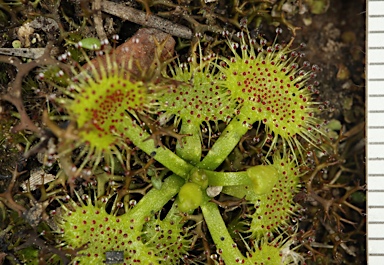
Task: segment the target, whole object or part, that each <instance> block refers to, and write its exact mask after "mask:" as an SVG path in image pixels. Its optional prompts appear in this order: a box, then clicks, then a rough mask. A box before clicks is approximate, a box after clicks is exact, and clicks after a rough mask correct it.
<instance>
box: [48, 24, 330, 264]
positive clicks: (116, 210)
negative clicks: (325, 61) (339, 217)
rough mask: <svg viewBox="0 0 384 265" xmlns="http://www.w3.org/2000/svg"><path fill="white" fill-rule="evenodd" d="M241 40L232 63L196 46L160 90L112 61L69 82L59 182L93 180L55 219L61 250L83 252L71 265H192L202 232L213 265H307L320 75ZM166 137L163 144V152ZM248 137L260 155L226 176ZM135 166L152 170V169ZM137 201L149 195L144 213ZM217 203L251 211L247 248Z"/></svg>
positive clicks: (296, 55) (278, 50) (261, 42)
mask: <svg viewBox="0 0 384 265" xmlns="http://www.w3.org/2000/svg"><path fill="white" fill-rule="evenodd" d="M277 33H278V34H279V33H280V29H278V30H277ZM236 36H237V39H238V40H239V41H240V43H239V44H237V43H235V42H233V41H231V40H230V38H229V35H228V34H227V33H225V37H226V38H227V45H228V46H229V48H230V51H231V52H232V57H231V58H227V57H223V56H220V55H215V54H210V55H204V52H203V48H202V47H201V46H200V45H199V44H198V43H197V44H196V45H195V46H194V47H195V51H196V50H197V53H193V55H192V56H191V57H190V58H189V59H188V61H187V62H186V63H179V62H178V61H177V62H174V63H173V64H168V66H166V67H162V69H164V70H163V71H162V73H161V75H162V76H155V77H154V79H153V81H151V80H150V81H148V80H149V79H148V78H145V79H144V78H142V77H143V76H140V75H139V76H138V75H134V74H131V73H130V71H129V70H127V69H125V68H124V67H120V66H119V64H117V63H116V62H115V60H114V57H113V54H112V55H108V54H107V55H106V58H107V59H106V63H104V64H99V67H98V68H96V67H95V66H94V65H93V64H92V62H90V61H89V62H88V64H89V67H88V70H87V71H85V70H81V68H80V70H79V69H78V70H76V71H74V73H75V75H74V77H72V78H71V79H69V80H67V82H68V83H69V85H68V88H67V89H66V90H65V94H66V95H67V97H66V98H61V99H58V102H59V103H60V104H62V107H63V108H64V109H65V111H66V113H67V114H68V115H67V119H68V121H69V122H70V124H71V126H68V127H67V128H66V129H61V131H60V130H58V129H57V128H56V127H55V128H54V131H55V132H56V134H57V136H58V137H59V143H58V145H59V147H58V150H59V152H61V153H59V158H61V159H62V160H63V161H64V162H62V163H67V164H68V163H72V167H73V170H72V171H68V170H67V171H65V172H64V173H63V174H64V175H65V176H66V178H67V179H68V181H72V182H73V179H74V178H79V177H83V178H85V179H87V178H86V177H85V176H84V175H82V174H83V173H82V172H83V171H84V169H87V168H89V167H90V168H91V169H92V172H93V173H92V174H91V175H93V176H92V179H93V180H94V181H89V184H90V186H89V187H90V188H89V190H91V191H90V194H88V195H84V196H85V197H84V198H83V199H80V198H78V200H70V202H69V203H63V202H62V209H63V210H62V211H61V213H58V214H57V215H58V216H57V220H58V231H59V235H60V240H59V241H61V243H60V246H61V247H62V248H63V249H67V250H69V249H72V250H73V249H75V250H77V254H78V255H77V256H76V257H74V259H73V262H74V263H77V262H80V264H86V263H87V262H88V263H91V264H95V263H92V262H99V264H101V263H102V262H103V261H104V260H105V253H106V252H108V251H122V252H123V253H124V260H123V261H122V263H124V264H160V263H161V264H180V263H181V264H183V263H188V262H192V263H193V261H192V258H191V257H192V256H193V254H191V253H193V251H194V250H193V249H191V248H190V245H194V244H195V242H196V240H197V234H198V233H197V232H196V231H200V233H201V231H202V230H201V221H204V222H205V224H206V226H207V227H208V231H209V233H210V238H212V240H213V243H214V244H215V247H216V253H213V254H212V255H210V257H208V258H210V259H213V260H214V261H215V262H224V263H225V264H304V257H303V256H302V255H301V254H300V253H299V252H297V251H298V249H299V246H295V245H294V242H295V240H294V238H295V231H296V224H295V223H296V222H297V221H298V220H299V219H300V218H299V217H300V215H301V214H302V209H301V207H299V206H298V204H296V203H295V201H294V196H295V194H296V193H297V192H298V190H299V188H300V186H299V183H300V177H301V176H302V175H303V174H304V173H305V172H302V171H301V165H304V164H305V156H304V154H305V153H306V152H307V150H306V148H307V146H315V147H319V148H320V146H319V144H321V141H322V137H324V135H325V134H324V133H323V131H322V127H321V124H322V123H323V122H322V121H321V120H320V118H318V117H316V114H317V112H319V108H318V105H319V103H317V102H314V101H313V99H312V93H313V89H314V88H313V87H314V86H315V85H317V84H316V82H314V81H313V77H314V76H315V72H316V71H317V70H318V67H317V66H313V67H310V65H309V63H308V62H306V61H304V62H303V63H302V65H301V66H300V65H299V62H300V61H301V57H302V56H303V54H302V53H301V52H300V51H299V50H298V49H291V47H290V45H291V43H289V44H288V45H280V44H278V43H277V41H276V40H275V41H274V42H273V43H272V44H271V45H270V46H267V41H266V40H265V39H263V38H259V39H258V40H254V39H251V38H250V36H249V34H248V32H247V30H243V31H242V32H240V33H238V34H237V35H236ZM159 47H162V46H161V45H159ZM158 52H161V51H158ZM159 63H160V62H159V60H155V64H159ZM131 65H135V62H132V63H131ZM157 66H158V65H157ZM48 123H50V122H48ZM50 124H51V123H50ZM52 126H53V127H54V125H52V124H51V127H52ZM172 128H173V130H172ZM159 131H160V134H161V135H162V136H164V137H168V138H167V139H168V140H167V141H168V142H167V143H166V144H162V143H161V144H160V145H159V141H161V138H159V137H158V136H157V134H159ZM249 131H252V132H254V133H255V135H254V137H258V138H260V141H258V142H256V145H255V146H254V147H253V148H257V149H258V150H260V154H261V155H260V156H258V158H257V159H256V158H255V159H253V160H252V161H254V162H252V163H248V162H247V163H245V162H244V163H240V165H242V166H239V167H237V168H233V169H232V170H231V167H228V166H223V165H225V164H226V163H229V164H231V163H232V162H231V161H230V160H231V152H232V151H233V150H234V149H236V148H237V146H238V145H239V143H240V141H242V139H244V138H245V137H249ZM207 134H208V136H207ZM246 134H247V135H246ZM68 135H70V136H71V137H69V138H66V139H65V138H64V136H68ZM159 139H160V140H159ZM169 139H171V140H169ZM68 154H70V155H69V156H68ZM132 157H134V158H135V159H136V160H135V161H141V160H145V161H147V162H146V163H142V167H143V168H144V169H137V164H138V163H139V162H137V163H136V164H133V165H132V164H131V163H130V161H131V160H130V159H132ZM148 161H149V162H148ZM154 163H156V164H154ZM232 164H233V163H232ZM101 166H104V167H106V168H108V170H107V172H103V171H102V170H101V169H100V167H101ZM143 170H144V171H143ZM159 171H161V172H164V173H159ZM100 172H102V173H100ZM119 172H123V173H121V174H122V175H123V174H124V172H125V176H119ZM135 172H144V174H145V179H148V181H149V182H150V183H152V184H151V185H150V186H148V189H149V188H150V187H152V186H153V187H152V188H151V189H150V190H149V191H147V188H145V189H140V188H137V191H136V190H135V189H134V188H132V187H140V186H138V185H139V184H137V183H135V181H133V179H134V176H135V174H138V173H135ZM115 174H116V175H115ZM212 190H215V191H218V192H216V193H214V194H213V193H212V192H208V193H207V191H212ZM82 192H84V191H82ZM135 192H137V193H141V194H143V196H142V197H140V199H139V200H138V203H137V204H136V203H135V202H134V201H133V200H131V198H133V197H132V196H133V194H134V193H135ZM219 193H221V194H226V196H227V197H230V196H232V197H236V198H239V199H243V200H244V202H245V203H246V205H247V210H246V211H245V212H244V213H243V216H244V218H243V219H242V220H241V221H239V222H241V224H242V226H243V228H244V229H242V231H237V233H238V235H239V238H241V240H242V242H243V243H244V244H242V245H243V247H241V248H240V247H238V244H237V243H235V239H234V238H232V236H231V235H233V233H232V232H233V231H229V225H228V224H227V223H226V222H227V221H226V220H225V218H223V215H222V213H221V212H220V210H219V206H218V204H220V203H214V201H216V202H218V201H219V200H220V198H218V199H214V198H213V197H215V196H216V195H219ZM208 194H209V195H210V196H212V197H210V196H208ZM212 194H213V195H212ZM135 198H136V197H135ZM166 204H167V205H168V206H167V207H168V208H170V210H168V211H166V212H162V209H163V208H164V206H165V205H166ZM198 212H200V213H201V214H202V215H198V214H197V213H198ZM199 216H200V217H199ZM199 218H200V219H199ZM292 219H294V221H295V222H292ZM197 220H201V221H197ZM194 222H195V223H194ZM235 226H236V225H235ZM193 231H194V232H193ZM200 236H201V235H200ZM205 238H206V239H204V240H210V239H207V238H208V236H205ZM192 242H193V244H192ZM248 242H253V243H252V246H249V245H250V243H248Z"/></svg>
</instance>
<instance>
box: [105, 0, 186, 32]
mask: <svg viewBox="0 0 384 265" xmlns="http://www.w3.org/2000/svg"><path fill="white" fill-rule="evenodd" d="M101 10H102V11H104V12H106V13H109V14H111V15H114V16H118V17H120V18H122V19H126V20H129V21H131V22H134V23H137V24H140V25H143V26H147V27H152V28H157V29H160V30H162V31H164V32H167V33H169V34H171V35H173V36H176V37H180V38H184V39H192V31H191V30H190V29H189V28H187V27H185V26H182V25H178V24H174V23H172V22H171V21H169V20H166V19H163V18H160V17H158V16H154V15H149V14H146V13H145V12H143V11H140V10H137V9H134V8H132V7H128V6H123V5H120V4H116V3H113V2H110V1H102V3H101Z"/></svg>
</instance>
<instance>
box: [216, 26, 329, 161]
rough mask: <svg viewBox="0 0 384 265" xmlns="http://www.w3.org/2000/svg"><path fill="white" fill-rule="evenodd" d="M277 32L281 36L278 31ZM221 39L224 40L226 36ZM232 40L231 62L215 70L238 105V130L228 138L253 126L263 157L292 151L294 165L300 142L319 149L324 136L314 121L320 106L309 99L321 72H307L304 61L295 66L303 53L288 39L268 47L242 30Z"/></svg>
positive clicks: (224, 61)
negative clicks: (261, 132)
mask: <svg viewBox="0 0 384 265" xmlns="http://www.w3.org/2000/svg"><path fill="white" fill-rule="evenodd" d="M276 32H277V35H279V34H281V29H279V28H278V29H277V30H276ZM223 34H224V35H225V36H226V37H227V38H229V33H228V32H226V31H225V32H224V33H223ZM236 37H237V38H238V39H239V43H237V42H234V41H231V40H229V39H228V41H227V43H228V46H229V47H230V49H231V51H232V57H231V58H226V57H222V58H221V61H220V62H219V63H218V65H217V68H218V69H219V71H220V73H221V77H220V80H219V81H217V83H218V84H219V85H220V86H224V87H226V88H227V89H228V90H229V91H230V95H231V98H232V99H233V100H236V101H237V103H238V104H239V114H238V115H237V117H238V118H239V119H236V120H233V122H234V123H236V124H234V125H233V127H234V128H238V129H237V130H232V134H233V135H243V134H244V133H245V132H246V131H247V129H248V128H252V126H256V127H257V129H258V131H259V130H260V128H263V129H264V130H265V134H264V135H265V137H264V139H263V144H264V145H269V148H268V151H267V155H269V154H270V153H271V151H273V150H274V149H275V148H277V146H278V144H280V146H282V147H283V148H284V149H287V148H289V149H290V150H292V154H293V156H294V159H295V160H297V161H298V160H299V158H302V157H303V154H302V153H303V147H302V144H301V142H300V141H301V139H304V140H305V141H307V142H309V143H311V144H312V145H314V146H318V145H319V142H320V138H321V136H322V135H323V132H322V129H321V125H322V121H321V120H320V119H319V118H317V117H315V116H316V114H317V113H318V111H319V104H320V103H319V102H316V101H314V100H313V99H312V94H313V91H314V87H315V86H316V85H318V82H317V81H315V80H314V78H315V77H316V72H317V71H320V68H319V67H318V66H316V65H313V66H312V67H311V65H310V63H309V62H307V61H304V62H303V63H302V65H301V66H300V65H299V61H301V60H302V59H301V58H302V57H304V53H303V52H301V51H300V50H299V48H297V49H292V48H291V45H292V42H293V39H292V40H291V41H290V42H289V43H288V44H286V45H282V44H278V43H277V42H276V40H275V41H274V42H273V43H272V44H271V45H270V46H267V41H266V40H265V39H264V38H261V37H260V38H259V40H258V41H257V40H256V39H252V38H251V37H250V34H249V32H248V31H247V30H246V29H244V30H243V31H241V32H238V33H237V34H236ZM276 39H277V37H276ZM255 122H258V123H256V124H255ZM241 125H242V126H241ZM228 138H230V137H229V136H228ZM225 142H227V144H226V145H228V144H229V142H228V141H225ZM233 142H238V139H235V140H233ZM223 145H224V144H223ZM227 149H228V150H230V147H229V146H228V148H227ZM297 154H298V155H297Z"/></svg>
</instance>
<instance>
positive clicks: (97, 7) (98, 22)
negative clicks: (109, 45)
mask: <svg viewBox="0 0 384 265" xmlns="http://www.w3.org/2000/svg"><path fill="white" fill-rule="evenodd" d="M92 9H93V10H94V11H95V14H94V15H93V22H94V23H95V29H96V32H97V35H98V36H99V39H101V40H106V39H107V34H106V33H105V31H104V27H103V18H102V17H101V0H95V1H94V2H93V3H92Z"/></svg>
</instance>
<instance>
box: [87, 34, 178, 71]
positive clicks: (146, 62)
mask: <svg viewBox="0 0 384 265" xmlns="http://www.w3.org/2000/svg"><path fill="white" fill-rule="evenodd" d="M175 43H176V42H175V40H174V39H173V38H172V36H171V35H169V34H167V33H164V32H163V31H160V30H158V29H153V28H142V29H139V30H138V31H137V32H136V34H135V35H134V36H133V37H131V38H130V39H129V40H127V41H126V42H125V43H124V44H122V45H120V46H118V47H117V48H116V49H115V50H113V51H112V53H113V56H114V58H116V61H117V63H118V64H119V65H122V67H124V69H126V70H127V71H129V72H130V73H132V74H133V75H135V76H141V74H142V73H143V72H144V73H145V71H146V70H148V69H149V68H150V67H151V66H152V64H153V63H154V62H155V61H156V53H160V51H158V50H159V49H161V48H162V51H161V54H160V58H159V60H160V62H164V61H166V60H167V59H170V58H172V56H173V53H174V47H175ZM91 63H92V64H94V65H95V67H96V69H98V68H100V66H99V65H100V63H102V64H103V65H104V66H106V57H105V56H101V57H98V58H95V59H93V60H92V61H91ZM88 65H89V64H86V65H85V66H84V68H87V67H88Z"/></svg>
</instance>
